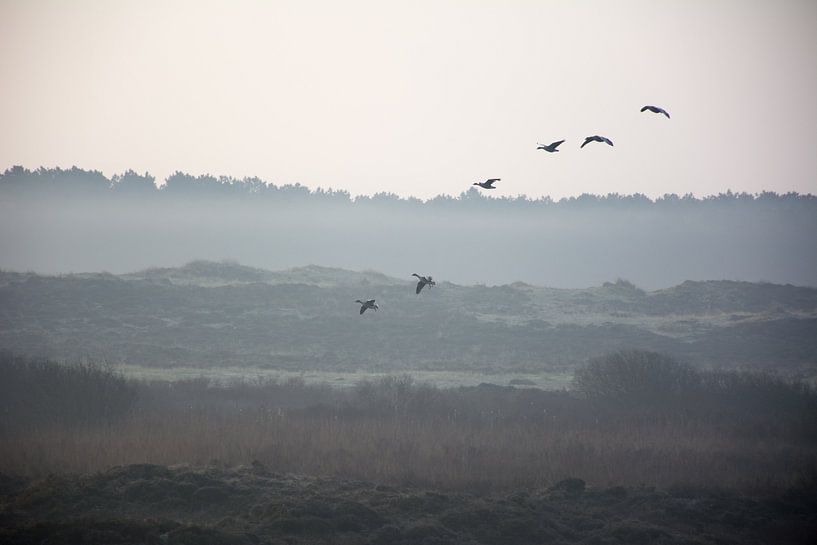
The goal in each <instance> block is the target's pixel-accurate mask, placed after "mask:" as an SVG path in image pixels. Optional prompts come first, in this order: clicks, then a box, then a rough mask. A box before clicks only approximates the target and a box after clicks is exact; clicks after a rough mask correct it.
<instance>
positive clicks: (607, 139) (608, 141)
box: [602, 137, 613, 146]
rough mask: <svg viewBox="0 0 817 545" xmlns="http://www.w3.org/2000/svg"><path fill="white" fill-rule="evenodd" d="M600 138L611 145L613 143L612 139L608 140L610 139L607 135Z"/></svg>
mask: <svg viewBox="0 0 817 545" xmlns="http://www.w3.org/2000/svg"><path fill="white" fill-rule="evenodd" d="M602 140H604V141H605V142H606V143H607V144H610V145H611V146H612V145H613V141H612V140H610V139H609V138H607V137H602Z"/></svg>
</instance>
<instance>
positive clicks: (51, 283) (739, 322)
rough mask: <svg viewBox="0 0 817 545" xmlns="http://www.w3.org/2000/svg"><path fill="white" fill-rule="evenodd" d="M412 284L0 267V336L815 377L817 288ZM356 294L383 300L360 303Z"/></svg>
mask: <svg viewBox="0 0 817 545" xmlns="http://www.w3.org/2000/svg"><path fill="white" fill-rule="evenodd" d="M413 287H414V283H413V279H411V278H410V277H408V278H406V279H397V278H390V277H387V276H385V275H383V274H380V273H376V272H353V271H346V270H339V269H328V268H322V267H315V266H309V267H302V268H298V269H292V270H288V271H282V272H272V271H265V270H261V269H254V268H250V267H243V266H240V265H235V264H226V263H211V262H194V263H191V264H188V265H186V266H184V267H180V268H174V269H151V270H147V271H142V272H139V273H134V274H129V275H122V276H114V275H109V274H83V275H71V276H61V277H41V276H36V275H31V274H15V273H2V274H0V348H4V349H10V350H13V351H16V352H20V353H26V354H35V355H44V356H50V357H57V358H68V359H71V358H83V357H91V358H105V359H107V360H109V361H113V362H123V363H129V364H135V365H149V366H193V367H195V366H205V367H208V366H231V365H232V366H243V367H253V366H254V367H271V368H277V369H290V370H301V369H324V370H332V371H345V370H356V369H363V370H375V371H387V372H388V371H395V370H410V369H425V370H469V371H481V372H494V371H506V372H507V371H510V372H530V373H537V372H543V371H559V370H566V369H567V370H569V369H570V368H572V367H573V366H574V365H575V364H577V363H580V362H582V361H584V360H585V359H586V358H588V357H592V356H596V355H599V354H601V353H604V352H606V351H609V350H615V349H620V348H643V349H652V350H657V351H662V352H667V353H670V354H673V355H675V356H677V357H680V358H682V359H686V360H690V361H692V362H694V363H697V364H701V365H709V366H715V365H725V366H759V367H766V368H777V369H781V370H784V371H787V372H791V373H793V374H798V375H801V376H811V375H812V374H813V373H814V368H815V363H817V289H812V288H801V287H795V286H781V285H773V284H753V283H747V282H727V281H718V282H685V283H683V284H681V285H679V286H676V287H673V288H670V289H666V290H659V291H655V292H644V291H642V290H640V289H638V288H636V287H635V286H632V285H631V284H629V283H627V282H623V281H619V282H617V283H608V284H605V285H603V286H600V287H596V288H589V289H584V290H557V289H548V288H542V287H536V286H530V285H526V284H523V283H515V284H512V285H506V286H490V287H488V286H468V287H466V286H458V285H454V284H450V283H445V282H441V283H440V284H439V285H438V286H437V287H436V288H435V289H433V290H426V291H424V292H423V293H422V294H420V295H419V296H417V295H415V294H414V290H413ZM358 298H376V299H377V300H378V303H379V304H380V305H381V309H380V311H379V312H377V313H373V312H367V313H366V314H365V315H364V316H359V315H358V313H357V311H358V306H357V305H356V304H355V303H354V300H355V299H358Z"/></svg>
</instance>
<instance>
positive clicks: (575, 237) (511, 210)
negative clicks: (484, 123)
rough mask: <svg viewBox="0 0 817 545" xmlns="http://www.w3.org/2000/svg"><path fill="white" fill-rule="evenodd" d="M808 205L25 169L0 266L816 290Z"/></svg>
mask: <svg viewBox="0 0 817 545" xmlns="http://www.w3.org/2000/svg"><path fill="white" fill-rule="evenodd" d="M815 233H817V199H815V198H814V197H813V196H810V195H808V196H802V195H796V194H787V195H777V194H773V193H764V194H761V195H757V196H751V195H746V194H732V193H727V194H722V195H719V196H716V197H711V198H706V199H695V198H692V197H677V196H674V195H670V196H667V197H665V198H662V199H658V200H657V201H651V200H649V199H647V198H646V197H643V196H639V195H636V196H627V197H624V196H618V195H608V196H606V197H596V196H592V195H584V196H582V197H579V198H573V199H563V200H561V201H558V202H553V201H550V200H548V199H545V200H536V201H532V200H528V199H526V198H518V199H491V198H486V197H484V196H483V194H481V193H479V192H478V191H477V190H476V188H472V189H470V190H469V191H466V192H463V193H462V194H461V195H460V196H459V197H456V198H454V197H447V196H446V197H438V198H436V199H432V200H430V201H425V202H423V201H419V200H416V199H409V200H406V199H399V198H397V197H396V196H394V195H386V194H380V195H375V196H373V197H358V198H356V199H352V198H350V196H349V194H348V193H346V192H342V191H340V192H338V191H322V190H318V191H316V192H310V191H309V190H307V189H306V188H304V187H302V186H284V187H281V188H277V187H275V186H268V185H267V184H265V183H264V182H262V181H260V180H257V179H247V180H233V179H229V178H213V177H206V176H205V177H199V178H193V177H191V176H187V175H184V174H176V175H174V176H171V177H170V178H169V179H168V181H167V183H166V184H165V185H164V186H163V188H162V189H157V188H156V186H155V185H154V184H153V179H152V178H150V177H143V176H139V175H136V174H134V173H132V172H129V173H126V174H125V175H123V176H117V177H114V179H113V180H109V179H107V178H105V177H104V176H102V175H101V174H100V173H98V172H87V171H82V170H79V169H73V170H68V171H65V170H44V169H40V170H38V171H34V172H30V171H27V170H24V169H21V168H19V167H16V168H14V169H10V170H8V171H6V172H5V173H4V174H2V175H0V267H2V268H3V269H6V270H18V271H23V270H33V271H36V272H41V273H64V272H82V271H103V270H104V271H109V272H113V273H123V272H130V271H135V270H139V269H143V268H146V267H152V266H177V265H181V264H183V263H186V262H188V261H191V260H194V259H209V260H222V259H233V260H237V261H239V262H241V263H242V264H246V265H252V266H257V267H263V268H266V269H284V268H289V267H295V266H302V265H306V264H319V265H323V266H331V267H341V268H346V269H353V270H361V269H374V270H378V271H382V272H384V273H386V274H390V275H393V276H396V277H405V276H408V275H410V274H411V273H414V272H417V273H420V274H432V275H434V276H435V278H439V279H444V280H449V281H453V282H456V283H461V284H473V283H486V284H503V283H511V282H514V281H524V282H528V283H532V284H538V285H546V286H553V287H565V288H578V287H587V286H592V285H600V284H602V283H603V282H604V281H608V280H614V279H616V278H625V279H628V280H630V281H632V282H634V283H635V284H636V285H638V286H641V287H644V288H648V289H656V288H664V287H669V286H672V285H676V284H679V283H681V282H683V281H684V280H720V279H729V280H748V281H770V282H776V283H793V284H798V285H811V286H813V285H817V240H815V237H814V234H815Z"/></svg>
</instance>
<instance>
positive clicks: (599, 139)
mask: <svg viewBox="0 0 817 545" xmlns="http://www.w3.org/2000/svg"><path fill="white" fill-rule="evenodd" d="M590 142H604V143H605V144H607V145H610V146H612V145H613V141H612V140H610V139H609V138H607V137H606V136H599V135H598V134H596V135H594V136H588V137H587V138H585V139H584V144H582V145H581V147H582V148H583V147H585V146H586V145H587V144H589V143H590Z"/></svg>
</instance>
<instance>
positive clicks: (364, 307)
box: [360, 305, 366, 314]
mask: <svg viewBox="0 0 817 545" xmlns="http://www.w3.org/2000/svg"><path fill="white" fill-rule="evenodd" d="M364 312H366V305H363V306H362V307H360V313H361V314H363V313H364Z"/></svg>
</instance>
